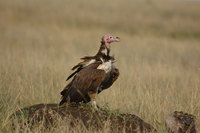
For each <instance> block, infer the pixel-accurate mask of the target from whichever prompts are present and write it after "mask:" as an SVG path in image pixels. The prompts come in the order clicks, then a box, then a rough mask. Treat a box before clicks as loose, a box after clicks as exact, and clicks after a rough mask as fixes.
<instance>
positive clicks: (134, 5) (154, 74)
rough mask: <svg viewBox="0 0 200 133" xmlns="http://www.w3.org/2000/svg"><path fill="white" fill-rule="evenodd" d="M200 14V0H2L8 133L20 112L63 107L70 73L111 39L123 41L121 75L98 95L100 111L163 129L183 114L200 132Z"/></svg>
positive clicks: (1, 79) (1, 107) (3, 103)
mask: <svg viewBox="0 0 200 133" xmlns="http://www.w3.org/2000/svg"><path fill="white" fill-rule="evenodd" d="M199 12H200V3H199V2H194V1H182V0H177V1H159V0H134V1H128V0H127V1H120V0H116V1H115V2H113V1H111V0H101V1H89V0H76V1H71V0H67V1H66V0H59V1H55V0H43V1H40V0H29V1H26V0H17V1H14V0H6V1H5V0H0V16H1V19H0V61H1V63H0V112H1V113H0V120H1V122H0V129H1V131H2V132H9V131H10V132H11V130H12V129H11V127H9V126H8V125H9V123H10V122H11V121H10V120H9V117H10V115H11V114H12V113H13V112H15V111H16V110H18V109H20V108H23V107H27V106H31V105H35V104H39V103H58V102H59V101H60V94H59V93H60V91H61V90H62V89H63V88H64V87H65V85H66V84H67V82H66V81H65V79H66V77H67V76H68V75H69V74H70V73H71V70H70V68H71V67H73V66H74V65H75V64H76V63H78V62H79V61H80V60H79V58H81V57H83V56H86V55H93V54H95V53H96V52H97V50H98V48H99V45H100V38H101V37H102V36H103V35H104V34H112V35H114V36H119V37H120V38H121V42H120V43H116V44H113V45H112V46H111V55H115V58H116V60H117V61H116V63H115V65H116V67H117V68H119V71H120V76H119V79H118V80H117V81H116V83H115V84H114V85H113V86H112V87H111V88H110V89H108V90H105V91H104V92H102V93H101V94H100V95H99V96H98V97H97V104H98V105H99V106H100V107H102V106H104V105H107V106H109V108H110V109H113V110H115V109H119V111H120V112H122V113H131V114H135V115H137V116H139V117H140V118H142V119H144V120H145V121H146V122H148V123H150V124H151V125H153V126H154V127H155V128H157V129H158V131H159V132H166V129H165V126H164V121H165V118H166V116H167V115H168V114H170V113H172V112H174V111H175V110H177V111H183V112H187V113H190V114H194V115H195V116H196V117H197V119H198V120H197V126H198V127H200V123H199V118H200V112H199V110H200V98H199V94H200V88H199V86H200V62H199V59H200V46H199V44H200V26H199V23H200V14H199ZM78 129H79V127H77V130H78ZM65 130H66V129H63V128H62V127H60V128H59V127H58V128H57V131H58V132H65ZM81 131H82V130H81ZM81 131H80V132H81ZM29 132H31V131H29ZM38 132H39V131H38Z"/></svg>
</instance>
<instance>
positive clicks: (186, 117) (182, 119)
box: [166, 111, 197, 133]
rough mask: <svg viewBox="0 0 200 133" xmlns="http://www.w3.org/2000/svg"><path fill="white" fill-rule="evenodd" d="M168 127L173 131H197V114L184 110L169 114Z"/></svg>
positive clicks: (194, 132) (178, 132)
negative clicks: (184, 111)
mask: <svg viewBox="0 0 200 133" xmlns="http://www.w3.org/2000/svg"><path fill="white" fill-rule="evenodd" d="M166 127H167V129H168V131H169V132H171V133H197V126H196V118H195V116H193V115H191V114H187V113H183V112H182V111H180V112H178V111H175V112H174V113H172V114H170V115H168V117H167V119H166Z"/></svg>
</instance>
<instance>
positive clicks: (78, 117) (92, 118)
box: [11, 104, 156, 133]
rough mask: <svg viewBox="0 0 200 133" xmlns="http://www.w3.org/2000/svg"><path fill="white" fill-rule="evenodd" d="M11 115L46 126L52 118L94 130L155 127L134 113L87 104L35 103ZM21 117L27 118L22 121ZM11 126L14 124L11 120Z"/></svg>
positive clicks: (134, 131)
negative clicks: (60, 105) (94, 107)
mask: <svg viewBox="0 0 200 133" xmlns="http://www.w3.org/2000/svg"><path fill="white" fill-rule="evenodd" d="M11 118H12V119H14V120H17V121H18V123H21V124H27V125H28V126H30V127H33V126H36V125H37V124H40V125H41V124H43V125H44V127H45V128H48V127H52V126H55V125H56V123H57V122H56V120H62V121H65V122H67V123H68V124H66V125H69V126H70V128H71V127H75V126H76V125H77V124H79V125H82V126H83V127H84V128H86V129H87V130H88V129H90V130H91V129H92V130H95V131H100V130H102V129H103V128H105V127H106V126H107V127H109V128H110V131H112V132H122V131H124V132H127V133H129V132H130V133H138V132H140V133H144V132H155V131H156V130H155V128H154V127H153V126H151V125H150V124H148V123H146V122H144V121H143V120H142V119H141V118H139V117H138V116H136V115H133V114H122V113H120V112H119V111H111V110H108V109H106V108H104V109H101V108H100V109H99V110H98V111H97V110H94V109H93V108H92V107H91V106H90V105H88V104H80V105H66V106H62V107H59V106H58V104H37V105H33V106H30V107H26V108H23V109H20V110H18V111H16V112H15V113H14V114H13V115H12V117H11ZM21 118H23V119H21ZM24 119H26V120H27V121H26V122H24ZM22 120H23V121H22ZM56 126H57V125H56ZM13 127H14V128H15V124H14V123H13Z"/></svg>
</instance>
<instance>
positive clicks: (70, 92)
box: [60, 63, 106, 105]
mask: <svg viewBox="0 0 200 133" xmlns="http://www.w3.org/2000/svg"><path fill="white" fill-rule="evenodd" d="M98 65H99V63H94V64H91V65H89V66H88V67H87V68H84V69H82V70H81V71H80V72H79V73H77V74H76V76H75V77H74V79H73V80H72V81H71V82H70V83H69V85H67V86H66V87H65V89H64V90H63V91H62V92H61V95H62V100H61V102H60V105H62V104H63V103H65V102H70V103H72V102H75V103H78V102H82V101H84V102H89V101H90V99H89V97H88V93H89V92H97V89H98V87H99V86H100V84H101V83H102V82H103V80H104V78H105V75H106V73H105V71H104V70H99V69H96V68H97V67H98Z"/></svg>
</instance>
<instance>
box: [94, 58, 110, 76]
mask: <svg viewBox="0 0 200 133" xmlns="http://www.w3.org/2000/svg"><path fill="white" fill-rule="evenodd" d="M97 69H101V70H104V71H105V72H106V73H108V72H110V71H111V69H112V61H111V60H109V61H107V62H104V63H103V64H101V65H99V66H98V67H97Z"/></svg>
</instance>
